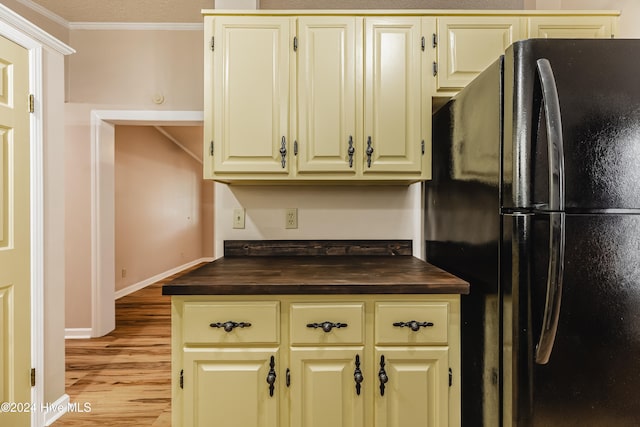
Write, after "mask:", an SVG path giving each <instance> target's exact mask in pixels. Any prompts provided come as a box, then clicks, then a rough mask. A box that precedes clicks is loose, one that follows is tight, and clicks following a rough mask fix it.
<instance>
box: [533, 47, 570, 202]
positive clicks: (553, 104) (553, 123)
mask: <svg viewBox="0 0 640 427" xmlns="http://www.w3.org/2000/svg"><path fill="white" fill-rule="evenodd" d="M536 64H537V69H538V77H539V78H540V86H541V88H542V101H543V103H544V112H545V118H546V127H547V141H548V158H549V210H551V211H563V210H564V143H563V141H562V120H561V114H560V101H559V99H558V89H557V87H556V80H555V78H554V76H553V70H552V69H551V64H550V63H549V60H548V59H545V58H541V59H538V61H537V62H536Z"/></svg>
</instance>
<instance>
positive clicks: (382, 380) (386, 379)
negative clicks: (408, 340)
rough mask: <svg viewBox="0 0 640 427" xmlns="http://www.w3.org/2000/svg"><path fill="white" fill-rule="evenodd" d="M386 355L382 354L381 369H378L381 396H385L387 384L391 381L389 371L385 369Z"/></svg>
mask: <svg viewBox="0 0 640 427" xmlns="http://www.w3.org/2000/svg"><path fill="white" fill-rule="evenodd" d="M384 366H385V363H384V355H383V356H380V370H379V371H378V379H379V380H380V396H384V389H385V384H386V383H387V382H389V377H388V376H387V371H385V370H384Z"/></svg>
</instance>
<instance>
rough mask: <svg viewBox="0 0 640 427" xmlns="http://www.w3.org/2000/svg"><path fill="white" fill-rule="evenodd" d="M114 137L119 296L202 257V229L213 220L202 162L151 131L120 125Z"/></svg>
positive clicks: (147, 128)
mask: <svg viewBox="0 0 640 427" xmlns="http://www.w3.org/2000/svg"><path fill="white" fill-rule="evenodd" d="M115 135H116V140H115V141H116V143H115V248H116V251H115V252H116V256H115V266H116V269H115V270H116V291H119V290H122V289H125V288H126V287H127V286H131V285H135V284H137V283H139V282H143V281H144V280H146V279H148V278H150V277H153V276H155V275H157V274H159V273H162V272H164V271H169V270H171V269H173V268H175V267H176V266H179V265H184V264H185V263H187V262H190V261H193V260H197V259H200V258H202V257H203V254H202V249H203V239H204V238H205V227H204V224H205V223H208V224H211V223H212V222H213V218H212V215H211V214H212V208H211V207H207V206H204V205H203V201H202V197H201V195H202V187H203V184H202V183H203V179H202V164H201V163H199V162H198V161H196V160H195V159H193V158H192V157H191V156H189V155H188V154H187V153H185V151H184V150H183V149H182V148H180V147H178V146H177V145H176V144H174V143H173V142H171V141H170V140H169V139H167V138H166V137H165V136H164V135H162V134H161V133H160V132H158V131H157V130H156V129H155V128H154V127H152V126H116V132H115ZM210 199H211V198H210V197H209V202H210ZM203 212H207V213H208V217H205V216H203ZM123 270H124V271H126V274H122V272H123ZM118 273H119V274H118ZM123 276H124V277H123Z"/></svg>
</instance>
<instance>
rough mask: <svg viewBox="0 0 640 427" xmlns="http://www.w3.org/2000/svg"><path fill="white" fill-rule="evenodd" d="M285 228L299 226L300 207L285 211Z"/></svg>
mask: <svg viewBox="0 0 640 427" xmlns="http://www.w3.org/2000/svg"><path fill="white" fill-rule="evenodd" d="M284 228H298V208H289V209H287V210H286V211H285V223H284Z"/></svg>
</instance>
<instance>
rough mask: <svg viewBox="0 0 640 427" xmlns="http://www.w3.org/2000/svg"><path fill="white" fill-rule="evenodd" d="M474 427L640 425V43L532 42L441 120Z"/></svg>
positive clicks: (439, 254) (449, 256)
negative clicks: (466, 287)
mask: <svg viewBox="0 0 640 427" xmlns="http://www.w3.org/2000/svg"><path fill="white" fill-rule="evenodd" d="M425 240H426V256H427V261H429V262H430V263H432V264H435V265H437V266H440V267H442V268H444V269H446V270H449V271H451V272H452V273H454V274H457V275H458V276H460V277H462V278H464V279H466V280H468V281H469V282H470V283H471V292H470V294H469V295H468V296H463V297H462V373H461V384H462V422H463V426H485V427H497V426H517V427H523V426H526V427H529V426H535V427H543V426H544V427H566V426H576V427H578V426H579V427H590V426H599V427H600V426H607V427H614V426H615V427H623V426H640V40H613V39H611V40H557V39H556V40H552V39H532V40H525V41H521V42H516V43H514V44H513V45H512V46H510V47H509V48H508V49H507V51H506V52H505V54H504V55H503V56H502V57H501V58H499V59H498V60H497V61H496V62H495V63H494V64H492V65H491V66H490V67H489V68H487V70H485V71H484V72H483V73H481V74H480V75H479V76H478V77H477V78H476V79H474V80H473V81H472V82H471V83H470V84H469V85H468V86H467V87H466V88H465V89H463V90H462V91H461V92H460V93H458V94H457V95H456V96H455V97H454V98H452V99H451V100H449V101H448V102H447V103H446V104H445V105H444V106H443V107H441V108H440V109H439V110H438V111H436V112H435V113H434V115H433V179H432V180H431V181H428V182H427V183H426V184H425Z"/></svg>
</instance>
